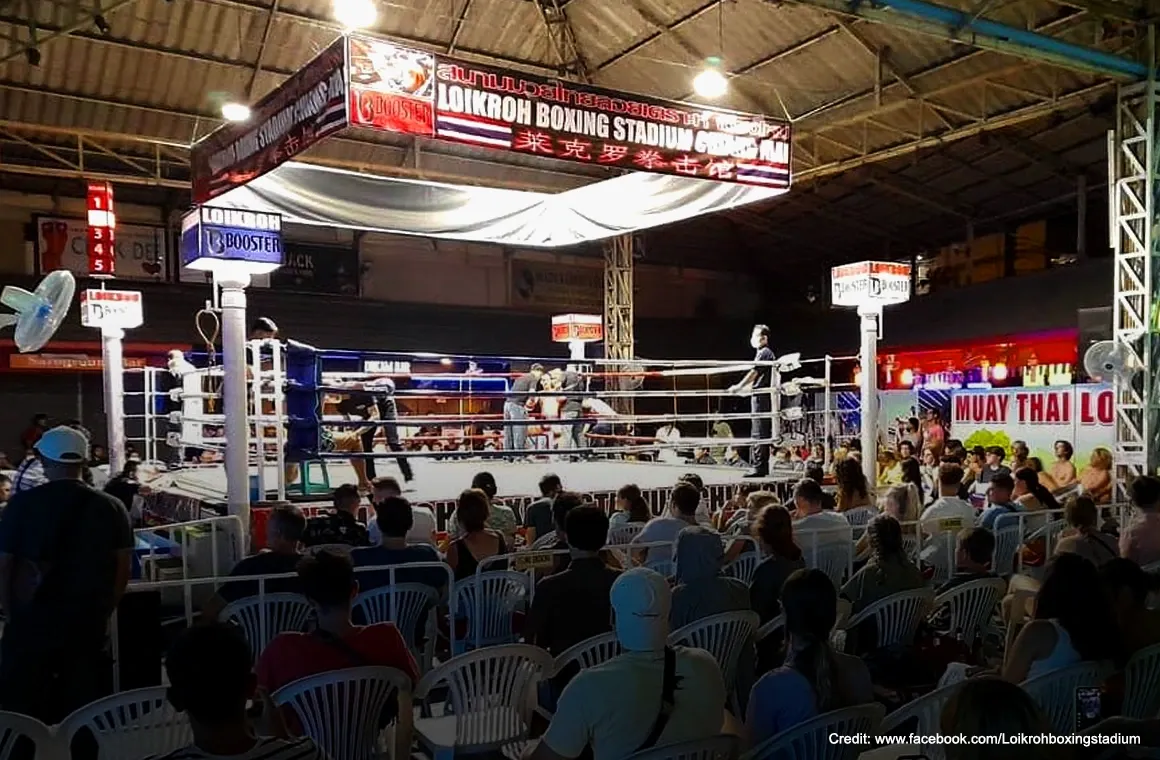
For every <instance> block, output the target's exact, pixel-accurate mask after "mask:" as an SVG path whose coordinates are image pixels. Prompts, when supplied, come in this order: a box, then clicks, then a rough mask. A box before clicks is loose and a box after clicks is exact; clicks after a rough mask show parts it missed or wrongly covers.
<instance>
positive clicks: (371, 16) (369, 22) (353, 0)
mask: <svg viewBox="0 0 1160 760" xmlns="http://www.w3.org/2000/svg"><path fill="white" fill-rule="evenodd" d="M378 16H379V12H378V10H377V9H376V8H375V4H374V2H373V0H334V19H335V21H337V22H338V23H340V24H342V26H343V27H344V28H345V29H346V30H347V31H354V30H356V29H366V28H367V27H369V26H373V25H374V23H375V19H377V18H378Z"/></svg>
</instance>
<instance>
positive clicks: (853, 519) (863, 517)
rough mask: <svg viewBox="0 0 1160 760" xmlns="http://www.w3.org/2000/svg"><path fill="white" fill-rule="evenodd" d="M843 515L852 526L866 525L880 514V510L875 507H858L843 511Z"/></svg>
mask: <svg viewBox="0 0 1160 760" xmlns="http://www.w3.org/2000/svg"><path fill="white" fill-rule="evenodd" d="M842 516H843V517H845V518H846V522H848V523H850V525H852V526H856V527H865V526H866V525H867V524H868V523H869V522H870V520H872V519H873V518H875V517H877V516H878V510H877V509H875V508H874V507H857V508H855V509H850V510H847V511H845V512H843V513H842Z"/></svg>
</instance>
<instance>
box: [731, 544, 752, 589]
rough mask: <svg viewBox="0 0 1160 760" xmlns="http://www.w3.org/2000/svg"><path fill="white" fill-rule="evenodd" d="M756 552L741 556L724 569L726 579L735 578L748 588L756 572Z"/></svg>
mask: <svg viewBox="0 0 1160 760" xmlns="http://www.w3.org/2000/svg"><path fill="white" fill-rule="evenodd" d="M757 563H758V556H757V552H749V553H748V554H742V555H741V556H740V557H738V558H737V559H735V560H733V561H732V562H730V563H729V564H728V565H726V566H725V567H724V570H723V572H724V573H725V575H726V577H729V578H736V579H737V580H739V581H741V582H742V583H744V584H745V585H746V586H748V585H749V584H750V583H752V582H753V574H754V573H756V572H757Z"/></svg>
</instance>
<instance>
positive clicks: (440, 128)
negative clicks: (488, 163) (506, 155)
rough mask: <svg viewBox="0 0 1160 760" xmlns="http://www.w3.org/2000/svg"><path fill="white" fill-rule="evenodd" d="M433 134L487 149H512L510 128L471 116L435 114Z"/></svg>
mask: <svg viewBox="0 0 1160 760" xmlns="http://www.w3.org/2000/svg"><path fill="white" fill-rule="evenodd" d="M435 134H436V135H437V136H439V137H446V138H448V139H450V140H459V141H460V142H467V143H475V144H476V145H486V146H488V147H489V148H511V147H512V128H511V127H510V126H507V125H504V124H497V123H496V122H494V121H484V120H482V119H477V118H474V117H471V116H449V115H447V114H441V113H440V114H436V115H435Z"/></svg>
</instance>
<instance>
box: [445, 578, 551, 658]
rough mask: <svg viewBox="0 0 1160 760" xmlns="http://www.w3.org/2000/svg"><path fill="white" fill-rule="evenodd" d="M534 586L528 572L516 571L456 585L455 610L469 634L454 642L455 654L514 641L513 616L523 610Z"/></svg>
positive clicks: (467, 580)
mask: <svg viewBox="0 0 1160 760" xmlns="http://www.w3.org/2000/svg"><path fill="white" fill-rule="evenodd" d="M531 584H532V581H531V579H530V578H529V577H528V576H527V575H526V574H525V573H518V572H516V571H514V570H491V571H488V572H485V573H476V574H475V575H473V576H471V577H470V578H467V579H466V580H464V581H462V582H461V583H458V584H456V586H455V603H456V607H455V608H456V609H457V610H459V614H460V615H463V616H464V617H466V618H467V624H468V627H467V633H466V635H465V636H464V637H463V638H462V639H459V640H457V641H456V642H455V648H456V650H458V651H457V652H456V654H462V653H463V652H465V651H466V650H468V649H477V648H479V647H486V646H492V645H493V644H510V643H512V642H514V641H515V640H516V632H515V628H514V626H513V622H514V621H513V616H514V615H515V613H516V612H517V611H519V610H522V608H523V605H524V602H525V600H526V599H527V598H528V595H529V593H530V591H531Z"/></svg>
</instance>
